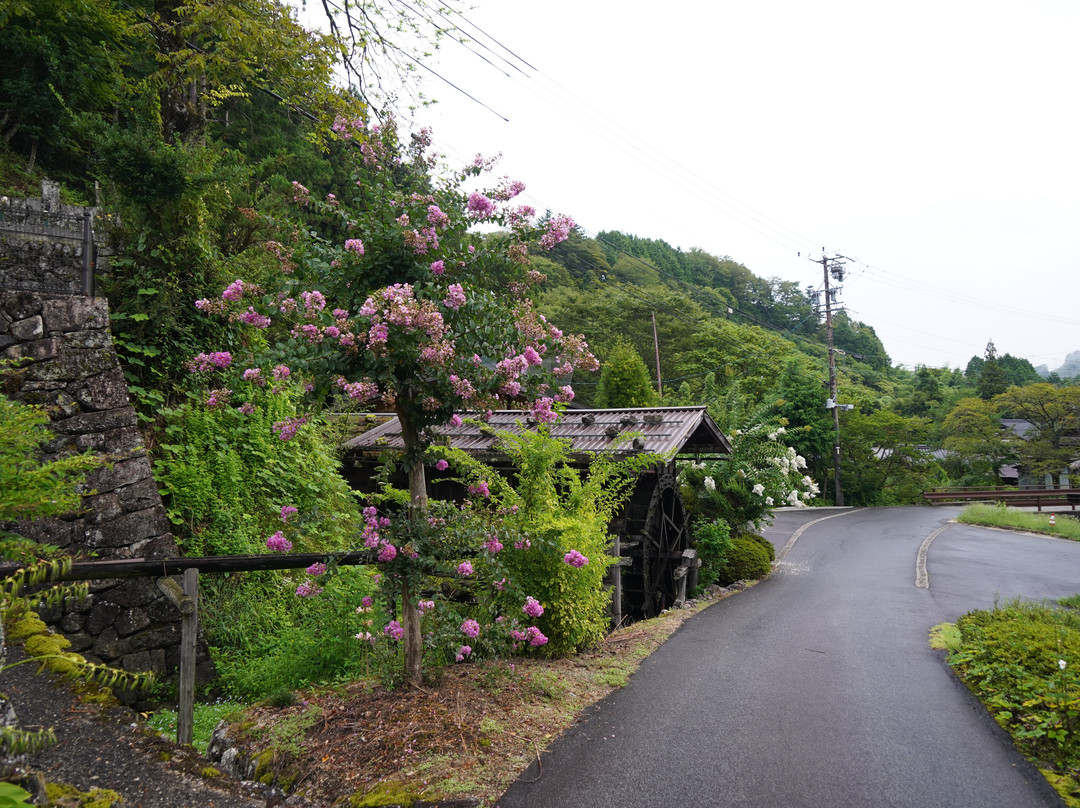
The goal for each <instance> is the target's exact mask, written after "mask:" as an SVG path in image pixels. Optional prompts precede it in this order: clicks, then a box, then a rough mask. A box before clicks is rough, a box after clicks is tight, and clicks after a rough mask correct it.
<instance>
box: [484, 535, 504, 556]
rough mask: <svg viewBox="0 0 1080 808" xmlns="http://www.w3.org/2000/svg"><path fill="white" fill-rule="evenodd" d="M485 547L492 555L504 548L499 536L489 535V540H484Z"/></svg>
mask: <svg viewBox="0 0 1080 808" xmlns="http://www.w3.org/2000/svg"><path fill="white" fill-rule="evenodd" d="M484 548H485V549H486V550H487V551H488V552H489V553H491V554H492V555H495V554H496V553H498V552H499V551H500V550H502V548H503V545H502V542H501V541H499V537H498V536H488V538H487V541H485V542H484Z"/></svg>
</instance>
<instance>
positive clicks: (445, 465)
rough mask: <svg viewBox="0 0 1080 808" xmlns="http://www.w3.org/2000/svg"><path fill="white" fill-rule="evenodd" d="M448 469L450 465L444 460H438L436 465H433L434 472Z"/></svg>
mask: <svg viewBox="0 0 1080 808" xmlns="http://www.w3.org/2000/svg"><path fill="white" fill-rule="evenodd" d="M448 468H450V464H449V463H447V462H446V461H445V460H440V461H439V462H438V463H436V464H435V470H436V471H446V470H447V469H448Z"/></svg>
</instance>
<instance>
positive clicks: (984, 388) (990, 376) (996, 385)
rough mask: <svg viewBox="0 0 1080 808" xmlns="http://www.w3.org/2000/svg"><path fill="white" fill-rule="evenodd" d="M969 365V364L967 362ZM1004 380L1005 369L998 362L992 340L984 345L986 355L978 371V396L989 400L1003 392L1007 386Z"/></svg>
mask: <svg viewBox="0 0 1080 808" xmlns="http://www.w3.org/2000/svg"><path fill="white" fill-rule="evenodd" d="M969 367H970V364H969ZM1008 386H1009V385H1008V382H1007V381H1006V380H1005V371H1004V370H1002V368H1001V364H1000V363H999V362H998V358H997V352H996V351H995V350H994V341H993V340H990V342H988V343H987V345H986V357H985V358H984V359H983V366H982V371H981V372H980V373H979V383H978V388H977V389H978V392H979V398H981V399H984V400H986V401H989V400H990V399H992V398H993V397H994V396H996V395H998V394H999V393H1003V392H1005V389H1006V388H1007V387H1008Z"/></svg>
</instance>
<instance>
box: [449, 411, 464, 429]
mask: <svg viewBox="0 0 1080 808" xmlns="http://www.w3.org/2000/svg"><path fill="white" fill-rule="evenodd" d="M448 423H449V424H450V426H461V425H462V424H463V423H465V422H464V421H462V420H461V416H460V415H458V414H457V413H454V414H453V415H451V416H450V420H449V422H448Z"/></svg>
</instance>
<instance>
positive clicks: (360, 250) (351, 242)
mask: <svg viewBox="0 0 1080 808" xmlns="http://www.w3.org/2000/svg"><path fill="white" fill-rule="evenodd" d="M345 249H346V250H348V251H349V252H352V253H356V254H357V255H363V254H364V242H362V241H361V240H360V239H358V238H350V239H347V240H346V241H345Z"/></svg>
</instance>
